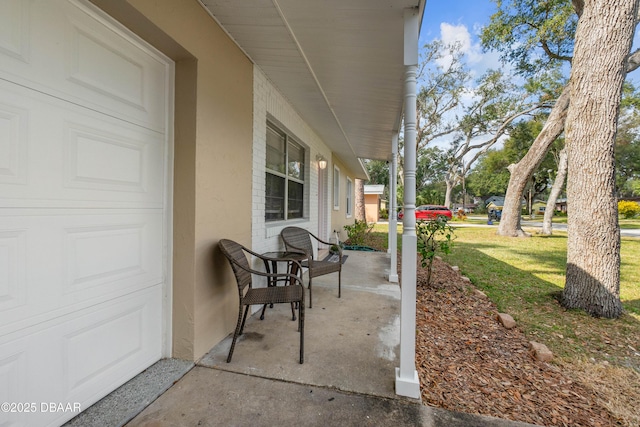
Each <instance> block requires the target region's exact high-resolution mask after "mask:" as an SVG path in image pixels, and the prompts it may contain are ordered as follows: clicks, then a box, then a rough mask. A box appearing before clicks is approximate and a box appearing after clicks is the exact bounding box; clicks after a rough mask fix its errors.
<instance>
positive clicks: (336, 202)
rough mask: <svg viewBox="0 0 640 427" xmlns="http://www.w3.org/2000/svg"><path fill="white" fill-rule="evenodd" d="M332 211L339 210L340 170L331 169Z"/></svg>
mask: <svg viewBox="0 0 640 427" xmlns="http://www.w3.org/2000/svg"><path fill="white" fill-rule="evenodd" d="M333 209H334V210H338V209H340V169H338V167H337V166H334V167H333Z"/></svg>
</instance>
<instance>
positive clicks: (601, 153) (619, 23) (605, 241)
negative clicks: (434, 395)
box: [563, 0, 637, 318]
mask: <svg viewBox="0 0 640 427" xmlns="http://www.w3.org/2000/svg"><path fill="white" fill-rule="evenodd" d="M636 8H637V0H619V1H617V2H615V3H611V2H610V1H608V0H591V1H585V3H584V10H583V12H582V16H581V17H580V20H579V21H578V27H577V30H576V43H575V48H574V57H573V64H572V70H571V78H570V88H571V106H570V107H569V112H568V115H567V123H568V126H567V132H566V138H567V151H568V155H569V175H568V179H567V200H568V202H569V205H568V206H569V222H568V236H569V237H568V240H567V274H566V284H565V288H564V292H563V304H564V305H565V306H566V307H568V308H581V309H583V310H585V311H587V312H588V313H590V314H591V315H594V316H602V317H609V318H613V317H618V316H620V314H622V304H621V302H620V229H619V227H618V209H617V203H616V197H615V162H614V142H615V135H616V125H617V120H618V112H619V107H620V99H621V95H622V84H623V82H624V78H625V75H626V58H627V56H628V55H629V50H630V49H631V41H632V40H633V33H634V27H635V16H636Z"/></svg>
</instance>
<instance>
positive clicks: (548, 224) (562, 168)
mask: <svg viewBox="0 0 640 427" xmlns="http://www.w3.org/2000/svg"><path fill="white" fill-rule="evenodd" d="M566 177H567V149H566V148H563V149H562V150H561V151H560V156H559V159H558V173H557V174H556V179H555V181H553V186H552V187H551V193H550V194H549V200H547V207H546V208H545V209H544V220H543V221H542V234H545V235H547V236H550V235H551V233H552V229H553V222H552V221H553V214H554V212H555V211H556V201H557V200H558V196H560V193H561V192H562V188H563V187H564V180H565V178H566Z"/></svg>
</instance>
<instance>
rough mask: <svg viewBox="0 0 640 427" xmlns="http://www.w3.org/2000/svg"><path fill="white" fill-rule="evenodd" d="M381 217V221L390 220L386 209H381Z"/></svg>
mask: <svg viewBox="0 0 640 427" xmlns="http://www.w3.org/2000/svg"><path fill="white" fill-rule="evenodd" d="M379 217H380V218H381V219H389V211H388V210H386V209H380V214H379Z"/></svg>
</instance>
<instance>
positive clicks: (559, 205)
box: [556, 198, 567, 213]
mask: <svg viewBox="0 0 640 427" xmlns="http://www.w3.org/2000/svg"><path fill="white" fill-rule="evenodd" d="M556 212H563V213H567V199H566V198H565V199H558V200H556Z"/></svg>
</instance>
